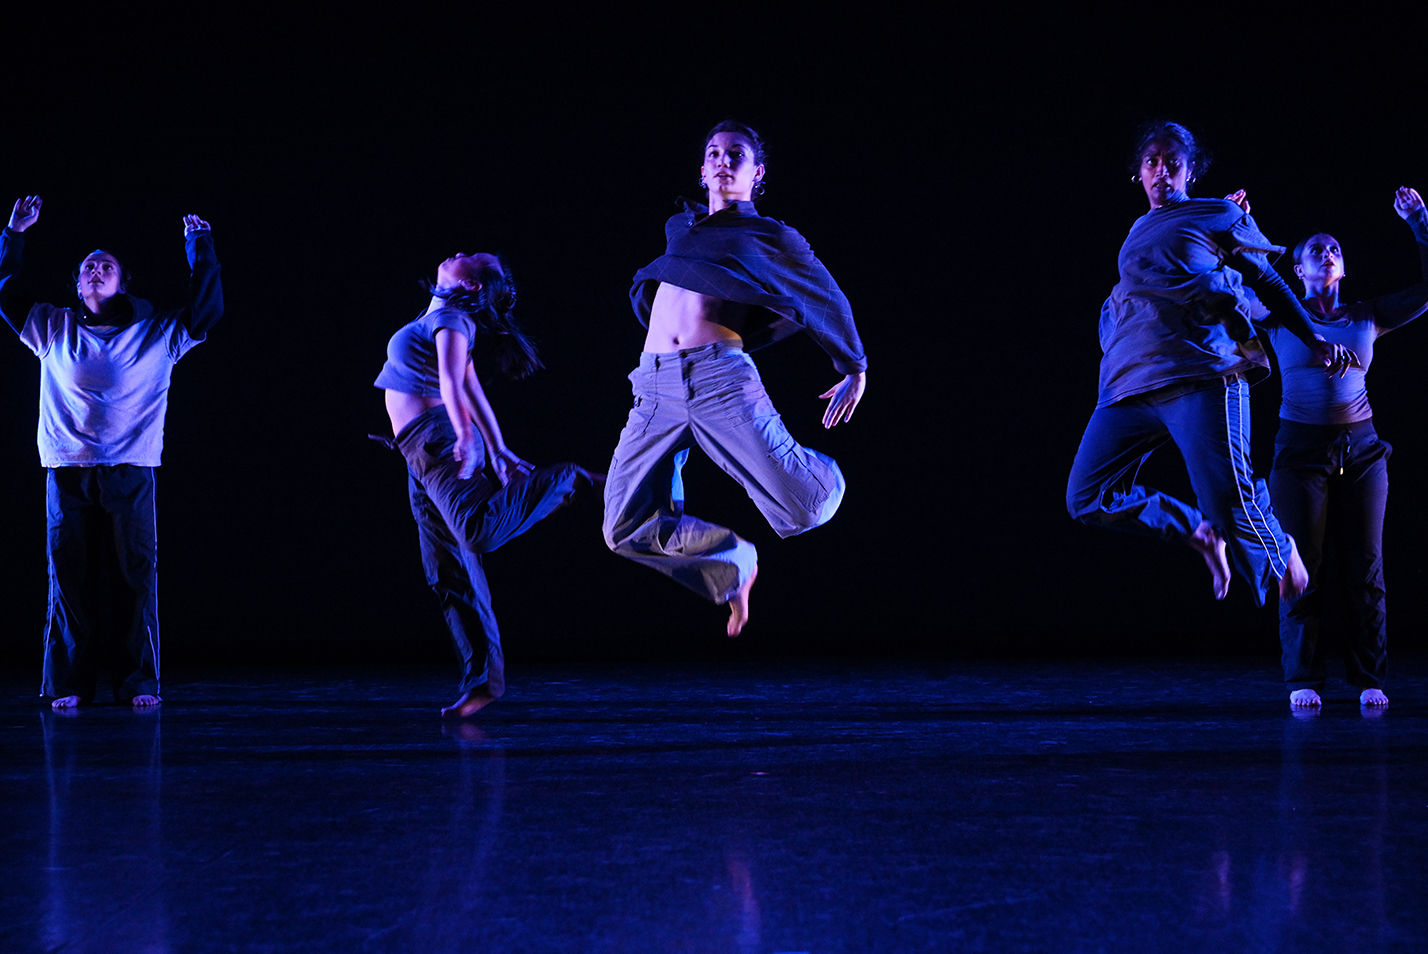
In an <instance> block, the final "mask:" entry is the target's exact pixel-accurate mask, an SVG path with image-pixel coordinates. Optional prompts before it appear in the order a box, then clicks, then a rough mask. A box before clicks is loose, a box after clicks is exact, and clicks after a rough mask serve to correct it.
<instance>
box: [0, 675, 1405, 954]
mask: <svg viewBox="0 0 1428 954" xmlns="http://www.w3.org/2000/svg"><path fill="white" fill-rule="evenodd" d="M1395 663H1396V666H1397V671H1396V672H1395V674H1394V680H1393V682H1392V684H1391V685H1390V695H1391V696H1392V698H1393V703H1392V705H1391V706H1390V707H1389V708H1388V709H1387V710H1386V711H1383V712H1369V711H1366V710H1360V708H1359V705H1358V703H1357V696H1356V695H1355V694H1354V693H1352V692H1351V691H1349V690H1348V689H1346V688H1344V687H1343V686H1342V685H1339V686H1334V685H1333V684H1331V686H1330V689H1329V691H1328V693H1327V694H1326V705H1325V706H1324V709H1323V711H1322V712H1320V713H1317V714H1299V715H1296V714H1294V713H1292V712H1291V711H1290V710H1289V708H1288V706H1287V704H1286V700H1285V694H1284V692H1283V691H1282V690H1281V689H1280V686H1279V684H1278V682H1277V679H1276V674H1275V672H1274V670H1273V664H1272V663H1262V662H1257V661H1253V660H1249V661H1246V660H1225V661H1210V662H1185V661H1178V662H1164V661H1161V662H1146V661H1138V662H1117V663H1112V662H1076V663H1052V662H1005V663H992V662H976V663H952V662H928V663H912V662H900V663H888V662H878V663H858V662H844V663H820V664H808V665H800V664H794V663H761V664H749V665H747V666H742V667H735V668H719V667H704V668H699V667H693V666H669V665H660V666H654V665H651V666H645V667H620V668H602V667H593V666H591V667H578V668H577V667H567V668H561V669H555V668H549V667H545V668H541V667H535V666H529V665H520V664H518V665H515V666H512V670H511V673H510V679H511V687H510V690H509V693H508V695H507V697H506V698H505V699H504V700H502V701H501V702H499V703H498V704H496V705H494V706H491V707H490V708H488V709H487V710H485V711H483V712H481V713H479V714H478V716H477V717H475V718H472V719H469V720H464V721H452V720H447V721H443V720H442V719H440V718H439V717H438V715H437V712H436V710H437V708H438V706H439V705H440V704H441V703H443V702H449V701H450V699H449V698H448V697H450V696H451V695H452V694H453V693H452V692H451V689H452V685H451V684H452V678H451V675H450V673H448V672H446V671H444V670H443V671H429V670H398V671H394V672H386V673H379V672H370V671H366V672H352V671H349V672H340V673H339V672H334V673H331V674H312V673H303V674H296V673H294V674H284V675H275V674H273V673H270V672H269V673H241V672H224V673H203V672H188V673H177V674H170V677H169V678H168V679H167V680H166V684H165V696H166V699H167V701H166V702H165V704H164V706H163V707H162V709H161V710H159V711H155V712H135V711H131V710H129V709H127V708H121V707H117V706H112V705H97V706H93V707H88V708H85V709H82V710H79V711H77V712H74V713H72V714H57V713H54V712H52V711H50V709H49V708H48V707H47V706H44V705H43V704H42V703H40V702H39V701H38V700H37V698H36V697H35V696H34V695H33V692H34V691H35V683H34V682H31V681H29V680H30V677H29V675H28V674H24V676H23V679H24V682H23V684H22V679H21V676H17V675H15V674H11V675H10V676H8V677H6V678H5V679H4V681H3V682H0V690H3V691H4V692H5V693H6V695H5V697H4V700H3V702H0V742H3V751H4V753H5V757H4V771H3V778H4V800H3V804H4V807H5V816H6V817H5V823H4V829H3V831H4V845H5V859H6V862H5V874H4V876H3V877H4V886H5V889H4V892H3V900H0V949H3V950H5V951H11V952H23V951H49V950H64V951H105V952H125V951H143V952H169V951H172V952H188V951H194V952H210V951H343V952H360V951H412V952H443V951H457V950H463V951H464V950H477V949H489V950H496V951H512V952H527V951H530V952H543V951H551V952H621V954H624V952H641V951H658V952H662V951H679V952H705V951H708V952H716V951H717V952H738V954H756V952H757V954H768V952H792V951H805V952H810V954H833V952H846V954H866V952H877V951H897V952H901V951H939V952H942V951H981V950H986V951H996V952H998V954H1006V952H1012V951H1057V952H1073V951H1099V950H1121V951H1182V950H1183V951H1273V950H1294V949H1311V948H1312V949H1322V950H1336V949H1354V950H1376V951H1422V950H1425V949H1428V915H1425V913H1424V904H1423V900H1422V895H1423V887H1422V881H1421V879H1422V877H1423V871H1424V870H1425V862H1428V757H1425V756H1428V660H1414V659H1409V660H1395ZM35 681H36V682H37V680H35Z"/></svg>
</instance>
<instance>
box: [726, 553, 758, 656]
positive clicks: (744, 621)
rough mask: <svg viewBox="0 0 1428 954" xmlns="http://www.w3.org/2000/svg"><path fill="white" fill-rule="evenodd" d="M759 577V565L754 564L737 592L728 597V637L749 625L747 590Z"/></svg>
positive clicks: (732, 636) (740, 631) (752, 586)
mask: <svg viewBox="0 0 1428 954" xmlns="http://www.w3.org/2000/svg"><path fill="white" fill-rule="evenodd" d="M758 578H759V565H758V564H757V563H755V564H754V571H753V572H752V573H750V574H749V578H748V579H747V580H745V581H744V585H743V586H741V587H739V592H737V593H735V594H734V595H733V596H731V597H729V626H728V628H727V629H726V630H725V632H727V633H728V634H729V638H730V639H733V638H734V637H735V636H737V635H739V634H740V633H742V632H743V631H744V627H745V626H747V625H749V591H750V590H752V589H753V588H754V581H755V580H757V579H758Z"/></svg>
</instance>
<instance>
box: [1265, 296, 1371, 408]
mask: <svg viewBox="0 0 1428 954" xmlns="http://www.w3.org/2000/svg"><path fill="white" fill-rule="evenodd" d="M1310 327H1312V328H1313V329H1314V332H1315V334H1320V335H1323V336H1324V340H1325V341H1329V342H1332V343H1333V344H1341V345H1346V346H1348V347H1349V348H1352V349H1353V351H1354V353H1355V354H1356V355H1358V356H1359V367H1357V368H1349V369H1348V370H1347V371H1346V372H1344V376H1343V377H1339V376H1338V375H1337V374H1328V373H1326V372H1325V371H1324V366H1323V365H1322V364H1320V363H1319V360H1318V358H1316V357H1315V355H1314V352H1312V351H1310V350H1309V349H1308V348H1306V347H1305V346H1304V342H1302V341H1300V340H1299V339H1298V338H1296V337H1294V335H1292V334H1290V333H1289V331H1287V330H1286V329H1284V328H1282V327H1279V326H1275V327H1272V328H1270V329H1268V334H1269V343H1270V344H1271V345H1273V347H1274V355H1275V357H1276V358H1278V359H1279V377H1280V385H1281V393H1282V398H1281V400H1280V404H1279V416H1280V417H1282V418H1284V419H1285V420H1286V421H1298V422H1299V423H1301V424H1352V423H1354V422H1355V421H1366V420H1368V419H1369V418H1371V417H1373V408H1372V407H1370V406H1369V399H1368V381H1367V376H1368V369H1369V365H1370V364H1371V363H1372V362H1373V343H1374V341H1375V340H1376V339H1377V338H1378V326H1377V325H1375V324H1374V320H1373V308H1372V303H1370V302H1358V303H1356V304H1353V305H1350V306H1349V307H1347V308H1340V309H1339V310H1338V312H1336V313H1335V315H1334V317H1333V318H1320V317H1319V316H1317V315H1314V316H1313V322H1312V323H1311V325H1310Z"/></svg>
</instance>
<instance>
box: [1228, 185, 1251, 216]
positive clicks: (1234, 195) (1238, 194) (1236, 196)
mask: <svg viewBox="0 0 1428 954" xmlns="http://www.w3.org/2000/svg"><path fill="white" fill-rule="evenodd" d="M1225 201H1226V202H1233V203H1234V204H1235V205H1237V206H1239V207H1240V208H1241V209H1244V210H1245V212H1246V213H1248V212H1249V210H1250V204H1249V193H1247V192H1245V190H1244V189H1239V190H1236V191H1234V192H1231V193H1230V194H1229V195H1227V196H1225Z"/></svg>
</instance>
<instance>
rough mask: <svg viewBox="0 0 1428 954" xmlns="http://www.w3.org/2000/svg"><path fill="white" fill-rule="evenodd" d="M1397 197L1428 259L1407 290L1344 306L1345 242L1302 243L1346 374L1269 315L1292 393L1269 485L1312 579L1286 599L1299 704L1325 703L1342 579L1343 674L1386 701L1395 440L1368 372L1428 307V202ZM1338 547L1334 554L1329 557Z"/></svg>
mask: <svg viewBox="0 0 1428 954" xmlns="http://www.w3.org/2000/svg"><path fill="white" fill-rule="evenodd" d="M1393 207H1394V211H1395V212H1397V213H1398V214H1399V216H1400V217H1402V218H1403V220H1404V221H1405V222H1407V223H1408V225H1409V227H1410V228H1411V229H1412V230H1413V237H1414V239H1416V240H1417V242H1418V254H1419V258H1420V260H1421V265H1422V269H1423V281H1422V282H1421V283H1419V284H1417V285H1414V286H1413V287H1412V288H1409V289H1406V290H1405V291H1401V292H1398V293H1396V294H1392V295H1384V296H1382V297H1380V298H1372V299H1369V300H1368V301H1361V302H1355V303H1354V304H1347V305H1346V304H1341V303H1340V302H1339V282H1340V281H1342V280H1343V278H1344V255H1343V252H1342V251H1341V250H1340V248H1339V242H1338V240H1337V239H1335V238H1334V237H1333V236H1332V235H1329V234H1328V233H1325V232H1321V233H1318V234H1315V235H1311V236H1309V237H1308V238H1306V239H1305V240H1304V241H1302V242H1300V243H1299V245H1298V246H1297V247H1296V248H1295V249H1294V274H1295V275H1296V276H1297V277H1298V278H1299V280H1300V281H1302V282H1303V283H1304V307H1305V308H1306V309H1307V310H1308V313H1309V317H1310V320H1311V323H1312V325H1313V328H1314V331H1315V332H1316V333H1317V334H1318V335H1320V336H1322V337H1323V338H1324V339H1326V340H1328V341H1331V342H1334V343H1336V344H1340V345H1343V346H1345V347H1347V348H1349V349H1351V350H1352V351H1353V352H1354V353H1355V354H1357V355H1358V363H1357V364H1356V365H1355V366H1354V367H1351V368H1349V369H1348V370H1347V371H1346V372H1345V373H1344V374H1342V375H1336V376H1330V375H1326V374H1324V373H1322V371H1321V370H1320V368H1319V367H1318V366H1317V363H1316V362H1315V360H1314V358H1313V356H1312V355H1311V354H1310V353H1309V352H1308V351H1307V350H1306V349H1305V347H1304V345H1303V344H1302V343H1301V342H1300V341H1299V340H1298V339H1297V338H1296V337H1295V336H1294V335H1293V334H1291V333H1290V332H1289V331H1288V330H1287V329H1285V328H1284V327H1282V326H1280V325H1277V324H1274V323H1273V319H1271V320H1270V321H1268V322H1265V326H1266V329H1267V332H1268V336H1269V340H1270V343H1271V344H1272V345H1273V346H1274V352H1275V355H1276V356H1277V357H1278V359H1279V371H1280V376H1281V378H1282V380H1283V394H1284V397H1283V401H1282V402H1281V404H1280V409H1279V418H1280V421H1279V434H1278V435H1277V436H1276V438H1275V450H1274V469H1273V470H1272V471H1271V473H1270V477H1269V487H1270V494H1271V496H1272V497H1273V499H1274V507H1275V511H1276V512H1277V513H1278V514H1279V519H1280V520H1281V521H1282V522H1283V524H1284V528H1285V529H1286V530H1287V531H1288V532H1289V533H1291V534H1293V535H1294V538H1295V539H1296V540H1297V541H1298V542H1299V549H1300V553H1301V554H1303V557H1304V563H1305V566H1306V567H1307V569H1308V572H1309V588H1308V589H1307V590H1305V591H1304V593H1303V594H1302V595H1300V596H1299V597H1298V598H1297V599H1293V600H1287V601H1285V602H1283V603H1281V604H1280V607H1279V640H1280V648H1281V650H1282V652H1283V663H1284V681H1285V682H1286V683H1287V684H1288V686H1289V701H1290V704H1291V705H1293V706H1296V707H1312V706H1318V705H1320V704H1321V702H1322V700H1321V699H1320V696H1319V692H1320V691H1321V690H1322V689H1323V688H1324V642H1325V640H1324V636H1325V633H1324V630H1323V627H1322V620H1323V615H1324V614H1323V610H1324V601H1325V596H1326V595H1327V594H1328V593H1329V592H1331V591H1333V590H1335V589H1337V590H1338V592H1339V593H1340V594H1341V595H1342V597H1343V600H1342V602H1343V617H1344V622H1345V624H1346V629H1347V631H1346V632H1345V633H1344V634H1343V636H1344V639H1343V653H1344V675H1345V679H1346V680H1347V681H1348V683H1349V684H1350V685H1353V686H1357V687H1359V688H1360V689H1361V690H1362V692H1361V694H1360V696H1359V702H1360V703H1361V704H1362V705H1365V706H1383V705H1387V704H1388V696H1386V695H1384V692H1383V683H1384V676H1385V673H1386V663H1387V646H1388V642H1387V613H1386V605H1385V603H1386V597H1385V588H1384V576H1383V513H1384V504H1385V503H1386V502H1387V499H1388V457H1389V454H1390V453H1391V452H1392V448H1391V447H1390V446H1389V444H1388V443H1387V442H1385V441H1383V440H1380V439H1379V436H1378V434H1377V433H1376V432H1375V430H1374V426H1373V408H1371V407H1370V406H1369V400H1368V385H1367V382H1366V380H1365V379H1366V375H1367V374H1368V369H1369V364H1370V363H1371V362H1372V361H1373V352H1374V346H1375V343H1376V342H1377V340H1378V338H1379V337H1381V336H1382V335H1384V334H1387V333H1388V332H1390V331H1392V330H1393V329H1395V328H1399V327H1401V326H1403V325H1405V324H1407V323H1408V322H1410V321H1412V320H1413V319H1414V318H1417V317H1418V316H1419V315H1421V314H1423V312H1424V311H1425V310H1428V210H1425V209H1424V205H1423V199H1422V197H1421V196H1419V194H1418V193H1417V192H1416V191H1415V190H1413V189H1409V188H1406V187H1405V188H1401V189H1399V190H1398V192H1397V194H1396V195H1395V196H1394V200H1393ZM1330 553H1331V554H1332V555H1333V556H1334V557H1335V559H1333V560H1331V561H1329V562H1328V563H1326V562H1325V556H1326V554H1330ZM1330 566H1333V567H1334V568H1335V572H1334V573H1333V574H1332V576H1330V575H1329V574H1328V573H1327V570H1328V568H1329V567H1330Z"/></svg>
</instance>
